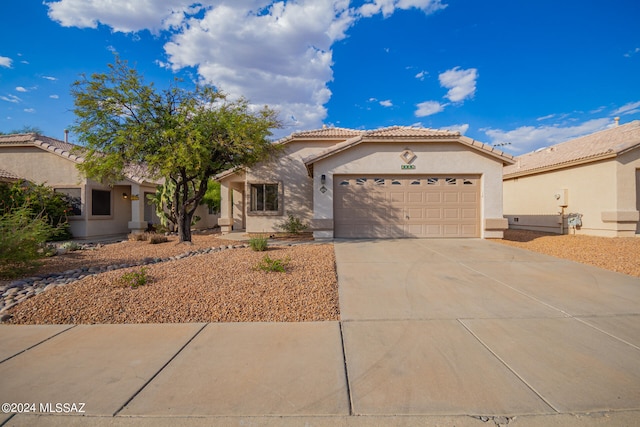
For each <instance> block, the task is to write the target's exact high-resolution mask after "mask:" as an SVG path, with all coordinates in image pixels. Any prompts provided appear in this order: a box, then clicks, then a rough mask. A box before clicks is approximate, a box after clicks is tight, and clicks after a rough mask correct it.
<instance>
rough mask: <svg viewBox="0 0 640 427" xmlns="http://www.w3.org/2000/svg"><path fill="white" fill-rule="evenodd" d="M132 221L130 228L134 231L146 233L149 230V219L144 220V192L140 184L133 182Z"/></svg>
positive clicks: (130, 197) (131, 195)
mask: <svg viewBox="0 0 640 427" xmlns="http://www.w3.org/2000/svg"><path fill="white" fill-rule="evenodd" d="M129 199H130V200H131V221H129V224H128V226H129V230H130V231H131V232H132V233H144V232H145V231H147V221H145V220H144V194H142V193H141V190H140V186H139V185H138V184H131V194H130V195H129Z"/></svg>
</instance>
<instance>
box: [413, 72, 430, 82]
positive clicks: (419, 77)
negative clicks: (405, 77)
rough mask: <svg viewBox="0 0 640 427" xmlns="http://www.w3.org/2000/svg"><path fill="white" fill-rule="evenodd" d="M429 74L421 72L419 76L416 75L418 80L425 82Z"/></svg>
mask: <svg viewBox="0 0 640 427" xmlns="http://www.w3.org/2000/svg"><path fill="white" fill-rule="evenodd" d="M428 74H429V73H427V72H426V71H420V72H419V73H418V74H416V79H418V80H424V78H425V76H427V75H428Z"/></svg>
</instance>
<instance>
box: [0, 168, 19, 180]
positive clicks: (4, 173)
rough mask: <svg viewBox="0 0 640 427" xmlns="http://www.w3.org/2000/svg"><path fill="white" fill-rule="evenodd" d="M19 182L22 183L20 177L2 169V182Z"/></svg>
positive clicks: (0, 173)
mask: <svg viewBox="0 0 640 427" xmlns="http://www.w3.org/2000/svg"><path fill="white" fill-rule="evenodd" d="M18 181H20V177H19V176H18V175H16V174H14V173H11V172H9V171H6V170H4V169H0V182H7V183H12V182H18Z"/></svg>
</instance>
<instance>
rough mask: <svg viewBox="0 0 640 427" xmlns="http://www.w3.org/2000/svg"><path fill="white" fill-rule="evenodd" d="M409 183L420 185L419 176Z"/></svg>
mask: <svg viewBox="0 0 640 427" xmlns="http://www.w3.org/2000/svg"><path fill="white" fill-rule="evenodd" d="M410 185H420V178H418V179H414V180H413V181H411V184H410Z"/></svg>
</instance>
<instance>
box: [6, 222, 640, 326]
mask: <svg viewBox="0 0 640 427" xmlns="http://www.w3.org/2000/svg"><path fill="white" fill-rule="evenodd" d="M496 241H497V242H500V243H502V244H505V245H511V246H517V247H520V248H524V249H528V250H532V251H535V252H540V253H544V254H548V255H552V256H555V257H559V258H565V259H570V260H573V261H577V262H581V263H585V264H590V265H594V266H597V267H601V268H605V269H608V270H612V271H617V272H620V273H624V274H629V275H632V276H636V277H640V238H604V237H593V236H581V235H577V236H574V235H564V236H561V235H549V234H544V233H537V232H532V231H525V230H507V231H506V232H505V238H504V240H496ZM265 255H266V256H268V257H269V258H270V259H273V260H281V261H282V262H283V263H284V264H285V272H271V271H263V270H260V269H259V268H257V266H258V265H259V264H260V263H261V262H262V261H263V260H264V257H265ZM142 269H145V272H146V275H147V276H148V283H146V284H145V285H143V286H139V287H136V288H132V287H130V286H124V285H123V284H122V277H123V275H125V274H128V273H135V274H139V273H140V272H141V271H142ZM34 276H35V277H31V278H23V279H21V280H14V281H2V282H0V291H2V293H1V295H2V299H0V319H2V320H3V321H4V322H5V323H15V324H92V323H165V322H171V323H179V322H251V321H253V322H258V321H265V322H271V321H279V322H301V321H322V320H338V319H339V317H340V312H339V305H338V285H337V279H336V273H335V256H334V251H333V245H332V244H317V243H313V242H311V243H306V244H292V243H288V242H279V243H278V242H276V244H275V245H274V246H270V247H269V250H268V251H266V252H255V251H252V250H251V249H250V248H248V247H246V245H244V244H242V243H239V242H237V241H232V240H227V239H223V238H221V237H220V236H219V235H194V236H193V245H184V244H177V239H176V238H175V237H171V238H170V241H169V242H167V243H161V244H156V245H152V244H149V243H148V242H138V241H124V242H119V243H111V244H105V245H100V246H98V247H94V249H85V250H81V251H74V252H69V253H66V254H64V255H60V256H56V257H52V258H47V259H45V260H44V265H43V266H42V267H41V268H40V269H39V270H38V271H37V272H36V273H34ZM18 282H23V284H20V285H15V283H18ZM45 289H46V291H44V290H45ZM18 302H19V303H18ZM3 307H6V308H5V309H4V310H3Z"/></svg>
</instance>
